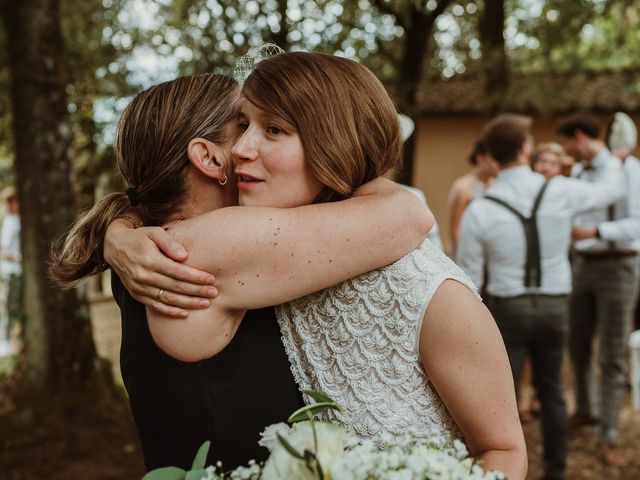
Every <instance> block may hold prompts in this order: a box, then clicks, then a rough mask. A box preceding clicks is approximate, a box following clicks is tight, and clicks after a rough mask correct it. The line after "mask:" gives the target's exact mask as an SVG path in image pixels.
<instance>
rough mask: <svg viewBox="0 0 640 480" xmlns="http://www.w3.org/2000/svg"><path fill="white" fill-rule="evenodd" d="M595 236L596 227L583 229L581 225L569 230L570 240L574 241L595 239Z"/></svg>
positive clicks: (596, 234)
mask: <svg viewBox="0 0 640 480" xmlns="http://www.w3.org/2000/svg"><path fill="white" fill-rule="evenodd" d="M597 236H598V228H597V227H583V226H581V225H576V226H574V227H573V228H572V229H571V238H572V239H573V240H575V241H579V240H586V239H587V238H595V237H597Z"/></svg>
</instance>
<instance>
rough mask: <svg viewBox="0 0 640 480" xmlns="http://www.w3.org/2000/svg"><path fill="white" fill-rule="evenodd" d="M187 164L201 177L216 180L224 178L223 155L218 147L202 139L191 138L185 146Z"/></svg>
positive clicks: (224, 159)
mask: <svg viewBox="0 0 640 480" xmlns="http://www.w3.org/2000/svg"><path fill="white" fill-rule="evenodd" d="M187 158H188V159H189V163H191V165H192V166H193V167H194V168H195V169H196V170H198V171H199V172H200V173H202V174H203V175H206V176H207V177H209V178H215V179H216V180H223V179H224V178H225V177H226V165H225V164H224V163H225V161H226V158H225V155H223V154H222V152H221V150H220V147H219V146H218V145H217V144H215V143H214V142H211V141H209V140H207V139H204V138H200V137H197V138H192V139H191V140H190V141H189V144H188V145H187Z"/></svg>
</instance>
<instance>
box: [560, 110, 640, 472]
mask: <svg viewBox="0 0 640 480" xmlns="http://www.w3.org/2000/svg"><path fill="white" fill-rule="evenodd" d="M556 132H557V134H558V135H559V137H560V139H561V143H562V145H563V147H564V149H565V151H566V152H567V153H568V154H569V155H571V156H572V157H574V158H575V159H576V160H577V161H578V162H580V163H579V164H577V165H576V167H575V168H574V172H573V174H574V176H575V177H578V178H582V179H584V180H586V181H588V182H598V181H599V180H600V177H601V175H602V173H601V169H600V167H601V166H602V165H604V164H607V163H611V162H617V163H620V160H619V159H618V158H617V157H616V156H614V155H613V154H612V153H611V152H610V151H609V149H608V148H607V147H606V145H605V143H604V142H603V141H602V140H601V139H600V134H601V126H600V120H599V119H598V117H595V116H593V115H591V114H586V113H579V114H576V115H573V116H571V117H568V118H566V119H565V120H564V121H563V122H561V123H560V125H559V126H558V128H557V131H556ZM622 170H623V176H624V180H625V182H624V185H622V187H621V189H622V192H623V193H624V195H623V197H622V198H621V199H619V200H618V201H617V202H615V203H613V204H609V205H608V206H604V207H602V208H597V209H592V210H590V211H588V212H585V213H584V214H582V215H580V216H579V217H577V218H576V219H575V222H574V224H575V225H574V227H573V230H572V236H573V240H574V245H573V254H574V255H573V262H572V268H573V292H572V294H571V300H570V311H571V321H570V336H569V346H570V353H571V361H572V364H573V370H574V378H575V395H576V410H575V412H574V414H573V416H572V417H571V419H570V422H569V427H570V428H571V429H572V430H577V429H579V428H581V427H584V426H589V425H595V424H597V423H598V422H599V449H600V455H601V457H602V460H603V461H604V462H605V463H606V464H608V465H611V466H616V467H623V466H624V465H626V459H625V458H624V456H623V454H622V451H621V450H620V448H619V446H618V438H619V423H620V410H621V409H622V406H623V404H624V398H625V394H626V379H627V375H626V373H627V372H626V370H627V346H626V343H627V338H628V334H629V330H630V327H631V316H632V313H633V309H634V308H635V304H636V296H637V293H638V275H639V273H640V257H639V256H638V252H639V251H640V165H638V164H637V163H634V162H629V161H626V162H625V163H624V165H623V167H622ZM596 338H597V339H598V347H597V349H596V352H597V354H595V355H597V358H598V364H599V367H600V369H599V370H600V379H599V382H598V385H599V394H594V391H595V388H594V387H595V384H594V375H593V374H592V372H593V371H594V369H593V366H592V359H593V358H594V356H595V355H594V353H593V352H594V348H593V342H594V339H596Z"/></svg>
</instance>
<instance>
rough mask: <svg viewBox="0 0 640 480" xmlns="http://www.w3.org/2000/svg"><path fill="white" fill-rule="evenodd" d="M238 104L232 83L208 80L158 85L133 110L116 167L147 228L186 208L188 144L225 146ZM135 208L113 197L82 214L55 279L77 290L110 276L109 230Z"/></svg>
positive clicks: (55, 251)
mask: <svg viewBox="0 0 640 480" xmlns="http://www.w3.org/2000/svg"><path fill="white" fill-rule="evenodd" d="M238 97H239V87H238V85H237V83H236V82H235V81H234V80H232V79H230V78H228V77H224V76H221V75H213V74H204V75H194V76H188V77H181V78H177V79H175V80H171V81H169V82H165V83H162V84H160V85H155V86H153V87H151V88H148V89H147V90H145V91H143V92H141V93H139V94H138V95H137V96H136V97H135V98H134V99H133V100H132V101H131V103H130V104H129V105H128V106H127V108H126V109H125V111H124V112H123V114H122V117H121V118H120V121H119V123H118V130H117V136H116V142H115V146H114V150H115V156H116V163H117V166H118V169H119V170H120V173H122V176H123V177H124V179H125V181H126V183H127V184H128V185H129V186H130V187H134V188H135V191H136V194H137V197H138V199H139V206H137V207H136V210H135V212H136V213H138V214H139V216H140V217H141V218H142V219H143V222H144V223H145V224H146V225H161V224H162V223H163V222H164V220H166V219H167V218H168V217H169V216H170V215H171V214H172V213H174V212H175V211H176V210H177V209H178V208H179V207H180V206H181V204H182V202H184V200H185V198H186V194H187V184H186V173H187V167H188V165H189V160H188V158H187V146H188V144H189V141H190V140H191V139H193V138H197V137H201V138H205V139H207V140H209V141H211V142H215V143H221V142H224V141H226V140H227V138H226V136H227V135H228V128H227V126H228V124H229V122H230V121H231V120H232V119H235V118H236V116H237V113H238V110H237V108H238ZM131 207H132V204H131V201H130V199H129V197H128V196H127V194H126V193H125V192H115V193H111V194H109V195H107V196H106V197H104V198H103V199H102V200H100V201H99V202H98V203H97V204H96V205H95V206H94V207H93V208H91V209H90V210H89V211H88V212H85V213H84V214H82V215H80V216H79V217H78V218H77V219H76V221H75V222H74V223H73V225H71V227H70V229H69V231H68V232H67V233H66V234H65V235H64V236H63V237H62V238H61V239H60V240H59V241H58V242H57V243H56V244H55V245H54V246H53V248H52V251H51V262H50V265H49V272H50V275H51V277H52V278H53V279H54V280H55V281H56V282H57V283H58V284H60V285H61V286H64V287H71V286H73V285H75V284H76V283H77V282H78V281H79V280H81V279H83V278H84V277H86V276H88V275H91V274H94V273H97V272H99V271H101V270H104V269H105V268H106V266H105V264H104V260H103V256H102V249H103V243H104V236H105V233H106V230H107V227H108V226H109V224H110V223H111V222H112V221H113V220H114V219H116V218H117V217H118V216H119V215H122V214H123V213H125V212H126V211H127V210H129V209H130V208H131Z"/></svg>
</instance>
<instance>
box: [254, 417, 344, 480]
mask: <svg viewBox="0 0 640 480" xmlns="http://www.w3.org/2000/svg"><path fill="white" fill-rule="evenodd" d="M314 427H315V430H316V437H317V440H318V449H317V451H315V446H314V439H313V429H312V425H311V423H310V422H299V423H296V424H294V425H293V427H292V428H291V429H290V431H289V432H287V433H286V435H285V434H283V433H282V432H281V431H279V432H278V433H280V434H281V435H282V436H283V437H284V438H285V439H286V440H287V441H288V442H289V444H290V445H291V446H292V447H293V448H295V449H296V451H298V452H300V453H303V452H304V451H305V450H309V451H310V452H314V451H315V454H316V458H317V459H318V462H319V463H320V466H321V468H322V471H323V472H324V473H325V479H327V480H330V478H331V477H330V474H329V472H330V468H331V464H332V463H333V462H334V460H335V459H336V458H339V457H340V456H341V455H342V453H343V452H344V444H345V440H346V439H347V436H348V434H347V432H346V431H345V430H343V429H342V428H340V427H338V426H336V425H332V424H330V423H324V422H314ZM274 435H275V434H274ZM262 479H263V480H281V479H287V480H314V479H315V476H314V474H313V473H312V472H311V471H310V470H309V469H308V468H307V466H306V464H305V463H304V462H303V461H302V460H299V459H297V458H295V457H294V456H292V455H291V454H290V453H289V452H288V451H287V450H286V449H285V448H284V447H283V446H282V445H281V444H280V443H279V442H278V443H277V445H276V446H275V448H274V449H273V450H272V451H271V455H270V456H269V459H268V460H267V463H266V464H265V466H264V470H263V473H262Z"/></svg>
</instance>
